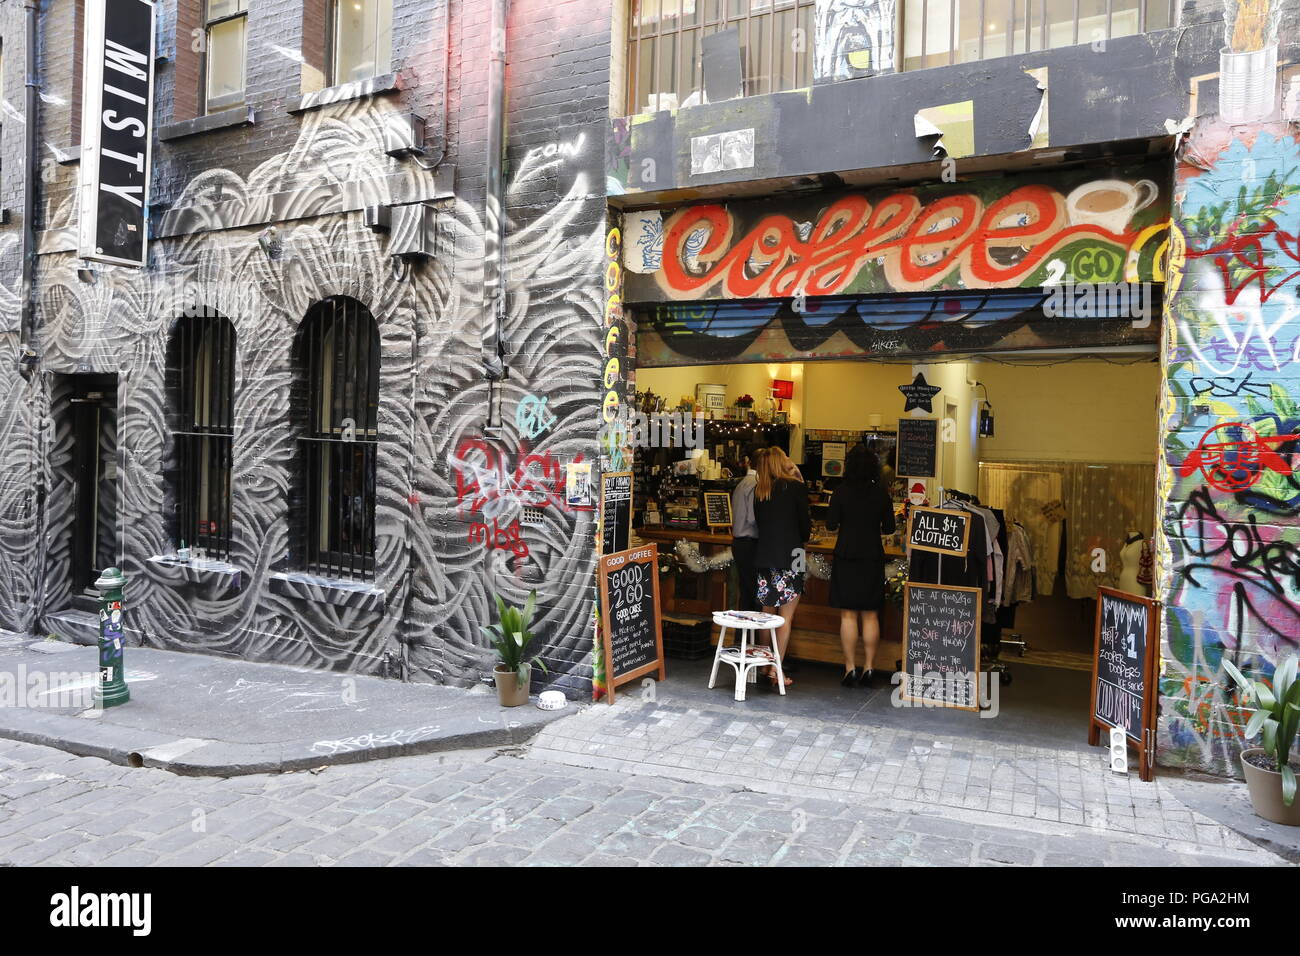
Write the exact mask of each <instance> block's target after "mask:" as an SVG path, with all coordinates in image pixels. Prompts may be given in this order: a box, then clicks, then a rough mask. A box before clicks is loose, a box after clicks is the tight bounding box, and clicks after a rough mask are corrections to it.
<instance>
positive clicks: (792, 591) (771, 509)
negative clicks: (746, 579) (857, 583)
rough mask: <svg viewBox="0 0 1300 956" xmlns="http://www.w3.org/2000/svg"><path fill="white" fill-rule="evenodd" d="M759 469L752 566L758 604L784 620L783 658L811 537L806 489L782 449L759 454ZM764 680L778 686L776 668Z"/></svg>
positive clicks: (779, 634) (780, 645)
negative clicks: (755, 544) (756, 526)
mask: <svg viewBox="0 0 1300 956" xmlns="http://www.w3.org/2000/svg"><path fill="white" fill-rule="evenodd" d="M757 470H758V481H757V483H756V484H755V486H754V518H755V520H756V521H757V523H758V547H757V548H756V549H755V550H754V567H755V568H756V569H757V570H758V603H759V604H760V605H761V606H762V608H763V610H764V611H765V612H767V613H768V614H772V613H779V614H780V615H781V618H782V619H783V620H784V622H785V623H783V624H782V625H781V626H780V627H779V628H778V629H777V632H776V642H777V648H778V649H779V650H780V653H781V657H782V658H783V659H784V658H785V648H786V645H787V644H789V642H790V627H791V624H792V622H793V621H794V612H795V608H797V607H798V606H799V596H800V595H801V594H803V577H804V569H805V568H806V567H807V563H806V562H807V557H806V555H805V552H804V542H806V541H807V540H808V537H809V535H810V534H811V533H812V519H811V517H810V515H809V513H808V487H807V486H806V485H805V484H804V483H803V478H802V476H801V475H800V474H799V469H798V468H796V467H795V465H794V462H792V461H791V460H790V459H789V458H787V457H786V455H785V452H783V451H782V450H781V449H780V448H776V447H772V448H768V449H767V450H766V452H765V453H761V455H760V460H759V465H758V469H757ZM768 680H770V681H771V682H772V685H773V686H775V685H776V673H775V669H774V668H773V669H772V670H771V671H770V672H769V673H768ZM785 683H786V685H787V686H789V685H790V684H792V683H793V681H791V680H790V678H788V677H787V678H786V679H785Z"/></svg>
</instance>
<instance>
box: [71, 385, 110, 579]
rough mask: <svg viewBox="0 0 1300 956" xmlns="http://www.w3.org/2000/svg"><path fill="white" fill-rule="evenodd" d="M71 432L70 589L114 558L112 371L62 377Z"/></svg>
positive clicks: (105, 566)
mask: <svg viewBox="0 0 1300 956" xmlns="http://www.w3.org/2000/svg"><path fill="white" fill-rule="evenodd" d="M66 381H67V385H68V386H69V392H68V405H67V408H68V419H69V422H68V424H69V426H70V431H71V433H72V460H71V472H72V474H71V477H72V495H73V518H72V529H71V531H72V541H71V549H70V554H69V559H70V561H69V564H70V572H71V576H72V580H71V584H72V590H73V593H74V594H75V593H76V592H77V591H81V590H83V589H86V588H89V587H90V586H91V584H92V583H93V582H94V580H95V579H96V578H97V577H99V574H100V572H102V571H103V570H104V569H105V568H109V567H112V566H113V565H115V564H116V563H117V376H116V375H69V376H67V380H66Z"/></svg>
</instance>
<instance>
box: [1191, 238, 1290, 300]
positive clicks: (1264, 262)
mask: <svg viewBox="0 0 1300 956" xmlns="http://www.w3.org/2000/svg"><path fill="white" fill-rule="evenodd" d="M1238 225H1239V224H1234V225H1233V227H1232V228H1231V229H1230V230H1229V234H1228V237H1227V238H1226V239H1224V240H1223V242H1220V243H1218V244H1217V245H1214V246H1211V247H1210V248H1208V249H1202V250H1200V251H1197V250H1194V249H1188V250H1187V258H1188V259H1204V258H1210V259H1212V260H1213V262H1214V264H1215V266H1216V267H1217V268H1218V270H1219V275H1221V276H1222V277H1223V289H1224V292H1223V301H1224V302H1225V303H1226V304H1228V305H1232V304H1233V303H1234V302H1236V301H1237V296H1239V295H1241V293H1242V292H1243V291H1244V290H1245V288H1246V286H1248V285H1250V284H1251V283H1252V282H1258V283H1259V301H1260V302H1267V301H1268V300H1269V298H1270V297H1271V296H1272V295H1273V293H1275V292H1277V291H1278V290H1279V289H1281V288H1283V287H1284V286H1286V285H1287V284H1288V283H1290V282H1294V281H1295V280H1296V279H1300V268H1297V269H1296V270H1295V271H1293V272H1290V273H1288V274H1286V275H1282V276H1279V277H1278V278H1277V279H1276V281H1274V282H1273V283H1272V284H1270V283H1269V281H1268V278H1269V272H1270V271H1271V270H1276V271H1281V270H1283V269H1284V268H1285V266H1279V265H1274V264H1273V261H1272V260H1273V259H1274V258H1275V256H1274V255H1273V253H1274V252H1275V251H1276V252H1280V253H1281V254H1282V256H1284V257H1286V258H1289V259H1290V260H1291V261H1292V262H1294V263H1296V264H1297V265H1298V266H1300V242H1298V241H1297V238H1296V236H1294V235H1292V234H1291V233H1289V232H1285V231H1283V230H1281V229H1279V228H1278V227H1277V223H1275V222H1271V221H1270V222H1265V223H1263V224H1261V225H1259V226H1258V228H1252V230H1251V231H1250V232H1248V233H1238V232H1236V229H1237V228H1238ZM1266 244H1268V245H1269V247H1268V248H1266ZM1234 277H1236V278H1239V280H1240V281H1238V282H1236V283H1235V284H1234V282H1233V279H1234Z"/></svg>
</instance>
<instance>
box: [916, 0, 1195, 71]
mask: <svg viewBox="0 0 1300 956" xmlns="http://www.w3.org/2000/svg"><path fill="white" fill-rule="evenodd" d="M902 2H903V24H902V30H903V69H904V70H923V69H926V68H928V67H934V66H949V65H951V64H954V63H970V62H972V61H975V60H987V59H992V58H994V57H999V56H1012V55H1015V54H1019V53H1032V52H1034V51H1036V50H1049V49H1054V48H1056V47H1063V46H1074V45H1075V44H1079V43H1091V44H1097V43H1099V42H1103V41H1105V40H1113V39H1118V38H1119V37H1125V36H1132V35H1134V34H1138V33H1146V32H1148V31H1152V30H1163V29H1166V28H1167V27H1170V26H1172V25H1173V24H1174V18H1175V13H1176V8H1175V6H1174V0H902Z"/></svg>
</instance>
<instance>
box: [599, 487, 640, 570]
mask: <svg viewBox="0 0 1300 956" xmlns="http://www.w3.org/2000/svg"><path fill="white" fill-rule="evenodd" d="M631 533H632V472H630V471H607V472H605V473H604V474H603V475H601V476H600V540H601V549H600V553H601V554H613V553H614V552H615V551H626V550H627V546H628V537H629V536H630V535H631Z"/></svg>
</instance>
